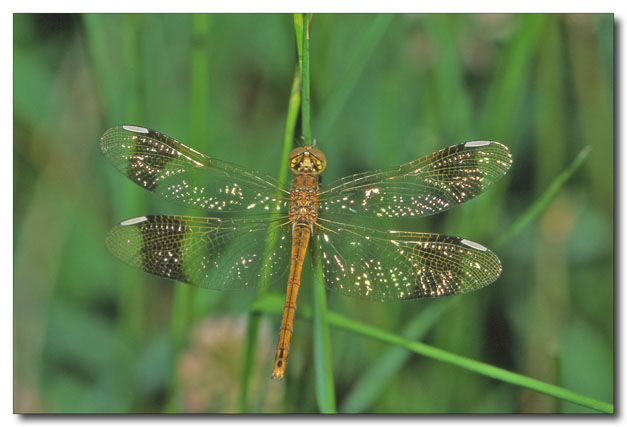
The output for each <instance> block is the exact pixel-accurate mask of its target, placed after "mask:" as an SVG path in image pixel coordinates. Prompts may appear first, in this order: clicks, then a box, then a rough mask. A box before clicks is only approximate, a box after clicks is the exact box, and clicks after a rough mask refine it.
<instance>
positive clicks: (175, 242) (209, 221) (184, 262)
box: [106, 215, 290, 290]
mask: <svg viewBox="0 0 627 427" xmlns="http://www.w3.org/2000/svg"><path fill="white" fill-rule="evenodd" d="M284 222H285V219H284V218H283V219H281V218H270V217H268V218H267V219H265V220H261V219H259V218H255V219H223V218H200V217H190V216H165V215H155V216H142V217H137V218H132V219H129V220H126V221H123V222H122V223H121V224H119V225H117V226H116V227H114V228H112V229H111V231H110V232H109V234H108V235H107V238H106V244H107V247H108V248H109V250H110V251H111V253H112V254H113V255H115V256H116V257H117V258H119V259H120V260H122V261H124V262H126V263H128V264H130V265H131V266H133V267H136V268H139V269H141V270H144V271H145V272H147V273H151V274H154V275H157V276H161V277H165V278H168V279H175V280H179V281H181V282H186V283H189V284H191V285H195V286H198V287H201V288H208V289H216V290H227V289H228V290H230V289H244V288H252V287H256V286H257V285H258V284H259V283H260V282H261V278H262V277H264V278H268V279H270V280H272V281H281V282H284V281H285V280H286V277H287V269H288V266H289V255H290V239H289V234H288V233H287V232H286V231H285V228H284V227H282V225H281V224H282V223H284Z"/></svg>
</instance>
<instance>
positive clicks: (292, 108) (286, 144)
mask: <svg viewBox="0 0 627 427" xmlns="http://www.w3.org/2000/svg"><path fill="white" fill-rule="evenodd" d="M295 21H296V18H295ZM297 39H298V38H297ZM300 94H301V77H300V68H299V67H297V69H296V70H295V72H294V78H293V80H292V90H291V92H290V99H289V101H288V106H287V115H286V119H285V129H284V132H283V148H282V150H281V160H280V163H279V172H278V175H277V176H278V180H279V181H280V182H283V183H285V182H287V175H288V167H287V164H288V158H289V153H290V151H291V150H292V145H293V144H294V139H295V132H296V123H297V121H298V115H299V112H300V99H301V96H300ZM275 242H276V233H274V237H273V236H270V239H268V246H267V247H266V250H265V252H266V254H269V253H270V252H271V251H272V247H273V245H274V243H275ZM264 277H265V275H264ZM267 289H268V280H262V282H261V286H260V289H259V295H260V296H261V295H263V294H264V293H265V292H267ZM260 321H261V315H260V313H259V312H251V313H250V316H249V317H248V322H247V324H246V342H245V344H244V345H245V351H244V359H243V367H242V378H241V381H240V396H239V407H240V412H242V413H246V412H248V411H249V409H250V408H249V404H248V402H249V399H248V392H249V388H250V383H251V379H252V375H253V365H254V363H255V349H256V348H257V341H258V335H259V323H260Z"/></svg>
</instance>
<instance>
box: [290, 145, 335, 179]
mask: <svg viewBox="0 0 627 427" xmlns="http://www.w3.org/2000/svg"><path fill="white" fill-rule="evenodd" d="M289 162H290V170H291V171H292V173H310V174H313V175H318V174H320V173H322V171H324V168H326V166H327V159H326V157H325V156H324V153H323V152H322V151H320V150H318V149H316V148H313V147H312V146H311V145H305V146H304V147H299V148H295V149H294V150H292V152H291V153H290V158H289Z"/></svg>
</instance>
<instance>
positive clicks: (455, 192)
mask: <svg viewBox="0 0 627 427" xmlns="http://www.w3.org/2000/svg"><path fill="white" fill-rule="evenodd" d="M100 147H101V149H102V151H103V153H104V154H105V156H106V157H107V158H108V159H109V160H110V161H111V162H112V163H113V165H114V166H115V167H116V168H117V169H118V170H119V171H120V172H122V174H123V175H125V176H126V177H127V178H129V179H130V180H132V181H133V182H135V183H136V184H138V185H139V186H141V187H143V188H145V189H147V190H149V191H151V192H153V193H156V194H157V195H159V196H162V197H164V198H165V199H167V200H171V201H173V202H178V203H179V204H182V205H183V206H186V207H191V208H196V209H198V210H200V211H203V212H206V213H207V215H208V216H182V215H146V216H139V217H135V218H130V219H127V220H125V221H122V222H121V223H119V224H118V225H116V226H114V227H113V228H112V229H111V230H110V232H109V233H108V234H107V237H106V240H105V242H106V246H107V247H108V249H109V251H110V252H111V253H112V254H113V255H114V256H115V257H117V258H119V259H120V260H121V261H123V262H125V263H127V264H129V265H131V266H133V267H136V268H139V269H141V270H143V271H145V272H147V273H150V274H153V275H156V276H160V277H164V278H168V279H173V280H177V281H180V282H185V283H188V284H191V285H194V286H197V287H200V288H206V289H214V290H233V289H251V288H255V287H257V286H259V284H260V283H261V282H263V281H266V283H268V282H270V281H281V282H282V283H287V289H286V298H285V304H284V309H283V316H282V320H281V325H280V333H279V341H278V344H277V350H276V355H275V361H274V367H273V370H272V377H273V378H279V379H280V378H283V377H284V374H285V367H286V364H287V356H288V353H289V348H290V340H291V337H292V333H293V324H294V314H295V311H296V300H297V296H298V290H299V287H300V282H301V272H302V268H303V264H304V259H305V255H306V253H307V252H308V250H309V252H310V259H311V262H312V264H313V265H314V266H318V268H319V269H320V270H321V275H322V278H323V281H324V284H325V286H326V288H328V289H329V290H331V291H335V292H337V293H339V294H342V295H346V296H350V297H356V298H360V299H363V300H370V301H381V302H388V301H401V300H413V299H418V298H430V297H439V296H445V295H457V294H463V293H467V292H470V291H474V290H476V289H479V288H482V287H484V286H486V285H488V284H490V283H492V282H494V281H495V280H496V279H497V278H498V277H499V275H500V274H501V271H502V266H501V262H500V261H499V259H498V257H497V256H496V255H495V254H494V253H493V252H491V251H490V250H489V249H487V248H486V247H484V246H483V245H481V244H479V243H476V242H474V241H472V240H469V239H465V238H461V237H455V236H447V235H440V234H432V233H423V232H414V231H400V230H391V229H386V228H385V227H379V228H378V229H377V228H371V227H370V226H369V224H372V222H373V220H374V222H377V221H383V220H385V219H389V218H392V219H400V218H412V217H421V216H427V215H433V214H437V213H440V212H443V211H446V210H447V209H449V208H451V207H453V206H456V205H459V204H461V203H463V202H466V201H468V200H470V199H472V198H474V197H475V196H477V195H479V194H481V193H482V192H483V191H485V190H486V189H487V188H489V187H490V186H491V185H493V184H494V183H495V182H497V181H498V180H499V179H500V178H501V177H503V176H504V175H505V174H506V173H507V171H508V169H509V168H510V166H511V165H512V156H511V154H510V152H509V150H508V148H507V147H506V146H505V145H503V144H501V143H499V142H495V141H469V142H464V143H461V144H457V145H452V146H450V147H448V148H444V149H441V150H439V151H436V152H434V153H432V154H429V155H427V156H424V157H420V158H418V159H416V160H413V161H410V162H408V163H405V164H402V165H400V166H395V167H391V168H386V169H380V170H376V171H371V172H364V173H360V174H356V175H352V176H348V177H344V178H342V179H339V180H338V181H335V182H333V183H331V184H329V185H328V186H326V187H323V186H322V185H321V179H320V178H321V173H322V172H323V171H324V169H325V167H326V158H325V156H324V154H323V152H322V151H321V150H319V149H317V148H315V147H313V146H311V145H304V146H303V147H298V148H295V149H294V150H293V151H292V152H291V153H290V155H289V168H290V170H291V172H292V173H293V175H294V176H293V180H292V183H291V186H290V187H287V186H286V185H285V184H283V183H281V182H279V181H277V180H276V179H274V178H273V177H271V176H269V175H266V174H264V173H261V172H258V171H255V170H252V169H248V168H245V167H243V166H239V165H236V164H233V163H229V162H226V161H222V160H218V159H215V158H212V157H209V156H206V155H204V154H202V153H199V152H198V151H196V150H194V149H192V148H190V147H187V146H185V145H183V144H182V143H180V142H178V141H176V140H175V139H173V138H171V137H169V136H166V135H164V134H162V133H160V132H157V131H154V130H151V129H147V128H145V127H140V126H132V125H123V126H117V127H113V128H111V129H109V130H107V131H106V132H105V133H104V134H103V136H102V138H101V142H100ZM364 220H366V221H369V223H367V222H364Z"/></svg>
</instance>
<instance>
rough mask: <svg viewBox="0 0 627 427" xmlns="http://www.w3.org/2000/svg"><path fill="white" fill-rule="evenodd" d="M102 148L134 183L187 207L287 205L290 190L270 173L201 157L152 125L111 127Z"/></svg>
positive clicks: (273, 208)
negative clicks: (148, 126)
mask: <svg viewBox="0 0 627 427" xmlns="http://www.w3.org/2000/svg"><path fill="white" fill-rule="evenodd" d="M100 147H101V149H102V152H103V153H104V154H105V155H106V156H107V158H108V159H109V160H111V162H112V163H113V164H114V165H115V167H116V168H117V169H118V170H119V171H120V172H122V173H123V174H124V175H126V176H127V177H128V178H130V179H131V180H132V181H133V182H135V183H136V184H138V185H140V186H141V187H144V188H146V189H147V190H150V191H153V192H155V193H157V194H160V195H161V196H163V197H165V198H167V199H169V200H173V201H175V202H179V203H181V204H183V205H186V206H191V207H195V208H202V209H204V210H208V211H215V212H218V211H219V212H241V211H249V212H251V213H267V212H277V211H284V210H285V209H286V208H287V204H288V201H289V193H288V192H286V191H285V190H284V189H283V188H282V186H281V185H280V184H279V183H278V182H277V181H275V180H274V179H273V178H271V177H269V176H266V175H265V174H262V173H260V172H256V171H253V170H249V169H246V168H243V167H240V166H236V165H233V164H231V163H228V162H224V161H220V160H217V159H213V158H211V157H208V156H205V155H204V154H201V153H199V152H197V151H195V150H193V149H191V148H189V147H187V146H185V145H183V144H181V143H180V142H178V141H176V140H174V139H172V138H170V137H169V136H166V135H164V134H162V133H159V132H156V131H154V130H151V129H146V128H143V127H138V126H127V125H125V126H117V127H114V128H111V129H109V130H107V131H106V132H105V133H104V135H102V138H101V141H100Z"/></svg>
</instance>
